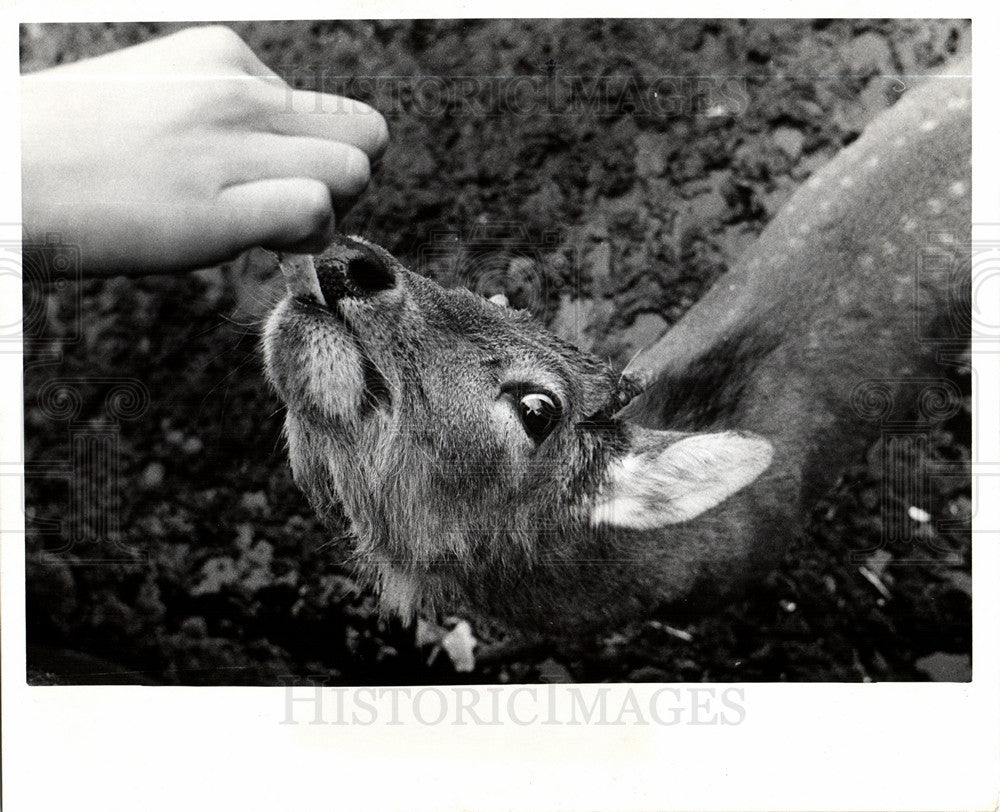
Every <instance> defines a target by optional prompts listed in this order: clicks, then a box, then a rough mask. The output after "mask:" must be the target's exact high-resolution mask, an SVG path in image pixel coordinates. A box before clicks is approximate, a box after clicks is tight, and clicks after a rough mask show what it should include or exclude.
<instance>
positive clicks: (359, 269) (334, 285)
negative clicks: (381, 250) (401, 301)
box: [316, 237, 396, 307]
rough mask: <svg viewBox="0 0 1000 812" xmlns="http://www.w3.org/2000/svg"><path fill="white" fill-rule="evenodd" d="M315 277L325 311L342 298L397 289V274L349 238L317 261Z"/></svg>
mask: <svg viewBox="0 0 1000 812" xmlns="http://www.w3.org/2000/svg"><path fill="white" fill-rule="evenodd" d="M316 277H317V279H318V280H319V287H320V290H321V291H322V292H323V298H324V299H325V300H326V304H327V306H328V307H333V305H334V304H335V303H336V302H338V301H340V300H341V299H343V298H361V299H365V298H370V297H372V296H375V295H377V294H379V293H381V292H382V291H385V290H389V289H391V288H393V287H395V285H396V274H395V273H394V272H393V270H392V268H390V267H389V265H388V264H387V263H386V261H385V260H383V259H382V258H381V257H380V256H378V254H376V253H375V252H374V251H372V250H371V249H370V248H369V247H368V246H367V245H364V244H363V243H360V242H357V241H355V240H352V239H350V238H349V237H345V238H343V242H342V243H340V244H338V245H334V246H331V247H330V248H328V249H327V250H326V251H324V252H323V253H322V254H320V255H319V256H318V257H316Z"/></svg>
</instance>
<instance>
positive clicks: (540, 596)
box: [262, 60, 971, 634]
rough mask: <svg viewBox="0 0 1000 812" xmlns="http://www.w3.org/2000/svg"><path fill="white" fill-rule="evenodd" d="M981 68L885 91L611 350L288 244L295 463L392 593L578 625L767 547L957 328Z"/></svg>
mask: <svg viewBox="0 0 1000 812" xmlns="http://www.w3.org/2000/svg"><path fill="white" fill-rule="evenodd" d="M969 75H970V65H969V62H968V61H967V60H966V61H959V62H957V63H954V64H952V65H951V66H950V67H949V68H948V69H947V70H946V71H945V73H944V74H942V75H941V76H936V77H929V78H927V79H926V81H924V82H923V83H922V84H921V85H920V86H918V87H916V88H914V89H911V90H908V91H907V92H906V93H904V94H903V96H902V98H901V99H900V100H899V101H898V102H896V103H895V104H893V105H892V106H891V107H890V108H888V109H887V110H886V111H884V112H882V113H880V114H879V115H878V116H877V117H876V118H875V119H874V120H873V121H872V122H871V123H870V124H869V126H868V127H866V128H865V130H864V132H863V133H862V134H861V135H860V136H859V137H858V138H857V139H856V140H855V141H854V142H852V143H850V144H849V145H848V146H846V147H845V148H843V149H842V150H841V151H840V152H839V153H838V154H837V155H836V156H835V157H834V158H833V159H832V160H831V161H830V162H829V163H828V164H827V165H826V166H825V167H824V168H822V169H820V170H818V171H817V172H815V173H814V174H813V175H812V176H811V177H810V178H809V179H808V180H807V181H806V182H804V183H803V184H802V185H801V186H800V187H799V188H798V189H797V190H796V191H795V193H794V194H793V195H792V196H791V197H790V198H789V200H788V202H787V203H786V204H785V205H784V207H783V209H782V210H780V211H779V212H778V214H777V215H776V216H775V217H774V219H773V220H772V221H771V222H770V223H769V224H768V225H767V226H766V227H765V229H764V230H763V232H762V233H761V235H760V236H759V238H758V239H757V241H756V242H755V244H753V245H752V246H751V247H750V249H749V250H748V251H747V252H746V253H745V254H744V255H743V256H742V257H741V258H740V259H739V260H738V261H736V262H735V263H734V264H733V266H732V267H731V268H730V269H729V270H728V271H727V272H726V273H725V274H724V275H723V276H722V277H721V278H720V279H719V281H718V282H717V283H716V284H715V285H714V286H713V287H712V288H711V289H710V290H709V291H708V292H707V293H706V294H705V295H704V296H703V297H702V298H701V299H700V300H699V301H697V302H696V303H695V304H694V305H693V306H692V307H691V308H690V309H689V310H688V311H687V313H686V314H685V315H684V316H683V317H682V318H681V319H680V320H679V321H678V322H677V323H676V324H675V325H674V326H673V327H671V328H670V329H669V330H668V332H667V333H666V334H665V336H664V337H663V338H662V339H661V340H660V341H659V342H657V343H656V344H655V345H654V346H652V347H650V348H648V349H647V350H645V351H644V352H642V353H641V354H640V355H639V357H638V359H637V360H636V362H635V363H633V364H631V365H630V366H629V368H628V369H627V370H626V371H624V372H620V371H617V370H615V369H613V368H612V367H611V366H610V365H609V364H608V363H607V362H606V361H604V360H602V359H600V358H597V357H595V356H592V355H590V354H588V353H586V352H583V351H581V350H579V349H577V348H576V347H575V346H573V345H572V344H570V343H568V342H566V341H564V340H561V339H560V338H557V337H556V336H555V335H553V334H552V333H550V332H549V331H548V330H546V329H545V327H544V326H542V325H541V324H540V323H538V322H537V321H536V320H535V319H533V318H532V317H531V316H530V315H529V314H527V313H526V312H522V311H517V310H514V309H511V308H510V307H507V306H506V305H505V304H504V302H503V301H500V300H495V299H486V298H484V297H482V296H479V295H477V294H474V293H472V292H470V291H468V290H465V289H461V288H451V289H445V288H442V287H440V286H438V285H437V284H435V283H434V282H433V281H431V280H430V279H428V278H425V277H423V276H421V275H419V274H417V273H414V272H412V271H410V270H408V269H406V268H405V267H404V266H403V265H402V264H401V263H400V262H399V261H398V260H397V259H396V258H394V257H393V256H392V255H391V254H390V253H389V252H387V251H386V250H385V249H383V248H381V247H380V246H378V245H376V244H374V243H372V242H369V241H367V240H365V239H363V238H361V237H349V236H341V237H338V238H337V239H336V241H335V242H334V244H332V245H331V246H330V247H329V248H327V249H326V250H325V251H324V252H323V253H321V254H319V255H317V256H315V257H313V256H308V255H286V256H283V257H281V258H280V259H281V262H280V265H281V271H282V273H283V275H284V278H285V283H286V286H287V295H286V296H285V297H284V298H283V299H282V300H281V302H280V303H279V304H277V305H276V307H275V308H274V309H273V311H272V312H271V313H270V315H269V317H268V319H267V323H266V327H265V330H264V336H263V340H262V344H263V356H264V366H265V370H266V376H267V378H268V380H269V381H270V383H271V385H272V386H273V388H274V390H275V391H276V392H277V394H278V396H279V398H280V399H281V400H282V401H283V403H284V404H285V406H286V407H287V410H286V419H285V437H286V439H287V445H288V452H289V458H290V464H291V468H292V472H293V475H294V478H295V481H296V483H297V484H298V486H299V487H300V488H301V489H302V490H303V491H304V493H305V494H306V496H307V498H308V500H309V502H310V504H311V506H312V508H313V509H314V510H315V511H316V512H317V513H318V514H319V516H320V517H323V518H326V519H330V518H331V517H335V516H337V515H339V514H338V511H339V510H340V509H342V510H343V511H344V512H345V513H346V516H347V517H348V518H349V520H350V523H351V526H352V529H353V533H354V540H353V548H352V561H353V562H354V565H355V567H356V569H357V573H358V578H359V579H360V580H361V581H362V582H363V583H364V584H366V585H368V586H369V587H370V588H372V589H373V590H374V591H375V593H376V594H377V596H378V602H379V607H380V611H382V612H384V613H385V614H386V615H388V616H396V617H398V618H401V619H402V620H403V621H404V622H407V621H411V620H413V618H414V617H415V616H416V615H417V614H418V613H420V612H434V611H440V610H442V609H448V610H451V611H456V610H458V609H461V608H467V609H470V610H471V611H472V612H474V614H475V616H478V617H483V618H486V619H488V620H489V621H490V622H493V623H496V624H499V625H500V626H501V627H503V628H511V629H515V630H518V631H530V632H533V633H546V632H554V633H557V634H571V633H573V634H575V633H578V632H581V631H584V630H593V629H607V628H610V627H612V626H614V625H615V624H620V623H624V622H627V621H630V620H635V619H639V618H643V617H647V616H649V615H650V614H651V612H652V611H653V610H654V608H656V607H670V606H683V607H685V608H691V607H694V608H696V609H697V608H698V607H702V606H704V607H709V606H712V605H714V604H716V603H717V602H718V601H720V600H721V601H724V600H726V599H728V598H729V597H730V596H732V595H733V594H737V593H738V592H739V591H740V590H741V589H743V588H744V585H745V584H747V583H748V582H751V581H753V579H754V578H755V577H758V576H760V575H762V574H766V572H767V571H768V570H769V569H771V568H773V566H774V565H775V563H776V561H777V559H778V557H779V556H780V555H781V553H782V552H783V550H785V549H786V547H787V545H788V543H789V541H790V539H792V538H794V537H795V534H796V533H797V532H799V530H800V528H801V526H802V523H803V517H804V515H806V513H807V511H808V509H809V508H810V506H811V505H813V504H814V503H815V501H816V500H817V499H818V498H819V497H821V496H822V495H824V493H826V492H827V491H828V490H829V489H830V488H831V487H832V486H833V485H834V484H835V483H836V481H837V479H838V477H839V476H840V474H841V472H842V471H843V469H844V468H845V466H847V465H849V464H850V463H851V462H853V461H855V460H857V459H859V458H860V457H861V455H862V454H863V453H864V451H865V449H866V448H867V447H868V446H869V445H870V444H871V443H872V442H874V440H875V439H877V434H878V421H877V420H873V419H872V410H873V408H874V410H875V411H876V412H878V411H879V410H880V409H883V407H885V408H892V409H897V408H905V407H906V404H908V403H911V402H912V401H913V398H915V397H916V395H917V394H918V393H919V391H920V387H921V385H922V383H926V381H927V380H928V376H933V375H934V374H935V372H934V370H935V364H936V363H937V361H938V358H937V356H938V355H939V353H940V351H941V349H942V347H947V346H954V345H955V344H956V343H958V344H962V343H963V342H966V343H967V342H968V340H969V335H970V331H971V327H970V322H969V305H968V302H967V301H965V299H964V297H966V296H967V295H968V278H967V277H968V274H969V241H970V229H971V226H970V222H971V221H970V186H971V169H970V153H971V144H970V140H971V138H970V131H971V80H970V76H969ZM928 252H930V254H931V255H932V256H933V257H936V259H937V260H938V261H933V262H931V261H925V259H926V256H927V254H928ZM931 380H933V378H931ZM873 400H874V401H875V403H874V406H873V403H872V401H873ZM554 619H557V624H558V631H556V630H555V625H556V623H555V622H554Z"/></svg>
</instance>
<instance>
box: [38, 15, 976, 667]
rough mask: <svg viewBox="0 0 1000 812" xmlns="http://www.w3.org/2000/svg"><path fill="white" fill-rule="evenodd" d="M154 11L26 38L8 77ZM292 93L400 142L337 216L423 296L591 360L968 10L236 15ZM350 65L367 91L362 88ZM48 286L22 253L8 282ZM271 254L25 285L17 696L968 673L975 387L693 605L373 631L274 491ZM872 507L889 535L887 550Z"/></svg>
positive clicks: (781, 196) (276, 443)
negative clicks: (260, 19) (22, 689)
mask: <svg viewBox="0 0 1000 812" xmlns="http://www.w3.org/2000/svg"><path fill="white" fill-rule="evenodd" d="M176 27H177V26H174V25H145V24H121V25H75V26H38V25H32V26H26V27H25V28H24V29H23V30H22V33H21V63H22V67H23V70H25V71H33V70H38V69H41V68H44V67H47V66H51V65H54V64H59V63H62V62H67V61H72V60H75V59H78V58H81V57H86V56H91V55H95V54H98V53H102V52H105V51H108V50H112V49H114V48H118V47H122V46H125V45H128V44H132V43H136V42H140V41H142V40H145V39H148V38H149V37H152V36H155V35H158V34H161V33H164V32H167V31H169V30H172V29H174V28H176ZM233 27H234V28H235V29H236V30H237V31H238V32H239V33H240V34H241V35H242V36H243V37H244V38H245V39H246V40H247V42H248V43H249V44H250V45H251V47H252V48H253V49H254V50H255V52H256V53H257V54H258V55H259V56H260V57H261V58H262V59H263V60H264V62H266V63H267V64H269V65H270V66H271V67H273V68H274V69H275V70H277V71H278V72H279V73H281V74H282V75H284V76H286V78H288V79H289V81H292V82H293V83H295V84H296V85H298V86H302V87H310V88H318V89H324V90H328V91H330V92H350V93H352V94H354V95H357V96H360V97H361V98H364V99H365V100H367V101H370V102H372V103H373V104H375V105H376V106H377V107H379V109H381V110H383V111H384V112H385V114H386V117H387V119H388V121H389V123H390V127H391V129H392V136H393V141H392V145H391V147H390V149H389V151H388V153H387V154H386V156H385V158H384V159H383V161H382V162H381V166H380V167H379V168H378V169H377V171H376V173H375V177H374V181H373V183H372V186H371V189H370V190H369V192H368V193H367V195H366V197H365V199H364V200H363V201H362V203H361V204H360V205H359V206H358V207H357V209H356V210H355V211H354V212H353V213H352V215H351V216H350V218H349V220H348V221H347V222H346V223H345V224H344V227H343V228H344V231H346V232H349V233H361V234H363V235H365V236H367V237H369V238H371V239H374V240H376V241H378V242H380V243H382V244H383V245H385V246H386V247H387V248H388V249H389V250H391V251H393V252H394V253H396V254H397V255H398V256H400V257H401V258H402V259H403V260H404V261H405V262H406V263H407V264H409V265H410V267H413V268H415V269H419V270H422V271H424V272H426V273H428V274H430V275H432V276H434V277H435V278H437V279H439V280H441V281H443V282H445V283H456V282H461V283H463V284H467V285H469V286H471V287H473V288H475V289H477V290H480V291H482V292H484V293H493V292H496V291H497V290H500V289H504V290H506V291H507V292H508V294H509V295H510V296H511V298H512V304H514V305H516V306H520V307H529V308H531V309H533V310H534V311H535V312H536V313H537V314H538V315H539V316H540V317H541V318H544V319H546V320H547V321H548V323H549V324H550V325H552V326H553V327H554V329H556V330H557V331H558V332H560V333H561V334H563V335H565V336H568V337H571V338H573V339H575V340H578V341H579V342H580V343H582V344H585V345H587V346H589V347H592V348H593V349H594V351H596V352H598V353H600V354H603V355H605V356H607V357H609V358H611V359H613V360H615V361H616V362H617V363H623V362H625V361H627V360H628V358H629V357H630V356H631V355H632V353H633V352H634V351H635V349H636V348H638V347H640V346H642V345H644V344H645V343H648V342H650V341H652V340H654V339H655V338H657V337H658V336H659V335H660V334H662V333H663V331H664V330H666V329H667V328H668V327H669V325H670V324H672V323H673V322H675V321H676V320H677V319H678V318H679V316H680V315H681V314H683V312H684V311H685V310H686V309H687V308H688V307H689V306H690V305H691V304H692V302H694V301H695V300H696V299H697V298H698V296H699V295H700V294H701V293H702V292H703V291H704V290H705V289H706V288H707V286H708V285H709V284H710V283H711V282H712V281H714V280H715V279H716V278H717V277H718V276H719V275H720V274H721V273H723V272H724V271H725V269H726V268H727V266H728V265H729V264H730V263H732V262H733V260H734V259H735V258H736V257H737V256H738V255H739V254H740V252H741V251H742V250H743V249H744V248H745V247H746V246H747V245H749V244H750V243H751V242H752V241H753V239H754V238H755V236H756V235H757V234H759V232H760V231H761V229H762V228H763V227H764V226H765V225H766V223H767V222H768V220H769V219H770V218H771V217H772V216H773V215H774V214H775V212H776V211H777V210H778V208H779V207H780V206H781V204H782V203H783V201H784V200H785V199H786V198H787V197H788V195H789V194H790V193H791V192H792V191H793V190H794V189H795V188H796V187H797V186H798V184H800V183H801V182H802V181H803V180H804V179H805V178H807V177H808V176H809V175H810V173H812V172H813V171H814V170H815V169H816V168H817V167H819V166H821V165H822V164H823V163H824V162H825V161H827V160H828V159H829V158H830V157H831V156H832V155H834V154H835V153H836V152H837V150H838V149H840V148H841V147H843V146H844V145H846V144H848V143H850V142H851V141H852V140H853V139H854V138H856V137H857V136H858V134H859V132H860V131H861V129H862V128H863V127H864V125H865V124H866V122H868V121H870V120H871V119H872V118H873V117H874V116H875V115H877V114H878V112H879V111H880V110H882V109H884V108H885V107H887V106H888V105H889V104H890V103H891V101H892V100H893V99H894V98H896V97H897V95H898V82H895V81H886V80H884V79H880V78H873V77H876V76H877V75H879V74H908V73H921V72H923V71H924V70H925V69H928V68H933V67H935V66H937V65H939V64H940V63H941V62H942V61H943V60H944V59H945V58H946V57H947V56H948V54H950V53H954V52H955V51H957V50H961V49H962V48H964V47H967V43H968V37H969V32H968V26H967V25H966V24H965V23H963V22H945V21H931V22H929V21H913V22H905V21H904V22H900V21H892V22H879V21H863V22H852V21H819V22H813V21H791V22H782V21H769V22H739V21H696V20H686V21H679V22H671V21H655V22H648V21H631V20H619V21H615V20H598V21H569V22H561V21H530V22H521V21H471V22H449V21H446V22H435V21H419V22H391V21H385V22H375V23H372V22H349V23H341V22H318V23H309V22H296V23H288V24H284V23H266V24H262V23H238V24H234V26H233ZM370 77H382V78H380V79H379V80H377V81H376V80H373V79H371V78H370ZM29 273H30V274H34V275H35V276H36V278H44V277H45V274H46V273H47V269H46V268H45V267H44V266H42V267H37V268H27V267H26V274H29ZM274 274H275V268H274V266H273V263H272V262H271V260H270V258H269V257H267V256H265V255H264V253H263V252H252V253H251V254H248V255H246V256H245V257H243V258H241V259H240V260H239V261H237V262H235V263H233V264H232V265H230V266H226V267H223V268H219V269H212V270H207V271H200V272H196V273H193V274H189V275H186V276H183V277H179V278H146V279H136V280H128V279H123V278H121V279H113V280H109V281H104V282H98V281H88V282H83V283H70V284H62V285H56V284H51V285H44V284H43V285H40V284H32V285H26V286H25V312H26V319H25V331H26V349H25V379H24V384H25V399H24V410H25V460H26V470H27V474H28V475H27V480H26V489H25V499H26V506H27V507H26V509H27V530H28V537H27V544H28V549H27V553H28V581H27V602H28V606H27V609H28V629H27V634H28V643H29V656H28V667H29V679H30V681H32V682H34V683H41V684H45V683H67V682H69V683H72V682H149V683H165V684H197V685H201V684H229V685H243V684H277V683H278V682H279V681H281V680H283V679H293V678H299V679H302V678H305V677H308V676H314V677H321V678H323V679H325V680H326V681H327V683H328V684H338V683H340V684H355V685H356V684H419V683H435V682H469V683H483V682H530V681H539V680H540V681H549V682H551V681H570V680H574V681H587V682H597V681H609V680H610V681H626V680H627V681H675V680H686V681H699V680H709V681H711V680H737V681H759V680H767V681H779V680H789V681H799V680H829V681H862V680H863V681H880V680H924V679H945V680H948V679H953V680H954V679H957V680H966V679H968V678H969V677H970V673H971V578H970V563H971V562H970V540H969V534H970V520H971V519H970V515H971V500H970V486H969V476H968V473H969V472H968V460H969V444H970V416H969V410H970V399H969V391H970V380H969V378H970V375H969V370H968V365H967V359H966V361H959V362H958V363H956V365H955V366H954V370H953V379H954V382H955V383H956V384H957V385H958V386H959V387H960V389H961V391H962V392H963V393H964V399H963V402H962V404H961V408H960V409H959V410H958V413H957V414H956V415H954V416H953V417H951V418H950V419H949V420H947V421H946V422H945V423H944V424H943V425H941V427H940V428H939V429H938V430H936V431H935V432H934V433H933V434H932V435H931V436H930V438H929V442H928V443H927V447H926V448H924V449H922V450H919V451H918V452H915V454H916V456H915V458H914V459H913V460H912V461H911V464H912V468H913V469H914V470H919V471H921V472H924V473H926V474H927V476H926V477H925V479H926V480H928V481H930V482H931V483H932V487H930V489H929V490H928V491H927V492H926V493H924V494H923V496H922V499H923V501H922V502H921V503H919V504H913V502H912V501H911V499H910V496H909V495H908V494H909V493H910V492H909V491H907V490H906V489H905V488H903V487H902V486H900V485H899V477H887V480H886V481H889V482H891V483H896V484H894V485H890V486H884V485H883V484H882V483H883V480H882V479H880V472H881V469H882V468H883V467H884V465H883V464H882V460H883V459H884V456H885V455H884V454H882V447H881V446H878V445H877V446H875V447H873V448H872V449H871V451H870V453H869V454H868V455H867V458H866V459H864V460H858V464H857V465H856V466H855V467H854V468H853V469H852V470H851V471H849V472H848V473H847V475H846V476H845V477H844V478H843V480H842V482H841V484H840V485H839V487H838V488H837V490H836V492H835V493H833V494H832V495H830V496H829V498H827V499H826V500H824V501H823V503H822V504H820V505H818V506H817V508H816V509H815V511H814V512H813V515H812V519H811V522H810V524H809V526H808V528H806V530H805V532H804V533H803V535H802V537H801V538H800V539H798V540H797V541H796V542H795V544H794V545H793V546H792V547H791V548H790V549H789V550H788V553H787V555H786V556H785V559H784V561H783V563H782V565H781V566H780V568H779V569H778V570H777V571H776V572H775V573H774V574H773V575H772V576H771V577H770V578H768V579H767V580H766V581H765V582H763V583H760V584H757V585H755V586H754V588H753V589H752V590H751V591H750V592H749V593H748V594H747V595H746V597H745V598H743V599H742V600H740V601H739V602H737V603H736V604H734V605H733V606H731V607H729V608H728V609H726V610H723V611H720V612H718V613H716V614H713V615H711V616H692V617H678V616H676V615H671V616H670V617H666V616H660V615H658V614H657V613H656V612H655V611H654V610H653V609H652V608H651V610H650V616H649V618H648V619H647V620H646V621H645V622H643V623H639V624H636V625H634V626H630V627H628V628H623V629H620V630H618V631H617V632H616V633H614V634H611V635H606V636H604V637H602V638H600V639H593V640H584V641H579V644H578V645H576V646H574V647H572V648H567V647H565V646H562V647H555V646H551V645H545V644H541V645H533V646H524V645H519V644H517V641H505V640H502V639H498V638H497V637H496V635H495V633H494V632H493V631H491V630H490V629H489V628H484V627H483V626H482V625H481V624H478V623H477V622H476V619H475V618H469V620H471V621H472V625H473V628H474V630H475V633H476V635H477V636H478V637H479V639H480V641H481V645H480V647H479V648H478V649H477V650H476V656H477V661H476V666H475V668H474V670H472V671H471V672H458V671H456V669H455V662H454V660H453V657H452V656H451V655H449V653H448V651H447V650H444V649H442V647H441V645H440V641H441V635H442V633H443V631H444V630H446V629H449V628H451V627H452V626H453V625H454V624H455V623H456V622H457V621H458V620H459V619H458V618H453V617H452V618H448V617H445V618H428V619H426V620H425V621H424V622H422V623H421V624H419V628H409V629H407V628H402V627H401V626H399V625H398V624H396V623H387V622H385V621H382V620H380V619H379V618H378V617H377V616H376V614H375V613H374V604H373V599H372V597H371V596H370V595H367V594H364V593H361V592H359V591H358V589H357V587H356V585H355V584H354V582H353V581H352V579H351V572H350V569H349V567H348V566H347V564H346V562H347V554H348V548H347V544H346V543H345V541H344V537H345V536H346V534H347V533H348V532H349V531H348V528H347V526H346V524H345V525H343V526H341V527H339V528H332V529H327V528H322V527H320V526H319V525H318V524H317V522H316V521H315V519H314V518H313V515H312V513H311V511H310V510H309V508H308V506H307V505H306V502H305V499H304V498H303V497H302V496H301V495H300V494H299V492H298V491H297V490H296V488H295V487H294V485H293V483H292V481H291V475H290V472H289V469H288V465H287V462H286V459H285V454H284V449H283V445H282V440H281V426H282V420H283V414H282V411H281V407H280V404H279V402H278V401H277V399H276V398H275V397H274V395H273V394H271V393H270V392H269V391H268V388H267V386H266V385H265V383H264V380H263V377H262V374H261V364H260V357H259V351H258V346H257V342H258V338H259V328H260V323H261V319H262V317H263V315H264V314H265V313H266V310H267V307H268V305H269V304H270V303H272V302H273V301H275V300H276V298H277V297H278V295H279V293H280V285H279V284H278V283H277V281H276V280H275V278H274ZM887 523H890V524H892V526H894V527H897V528H901V529H900V530H899V532H898V533H897V540H896V541H894V542H892V543H885V541H884V528H885V527H886V526H888V525H887Z"/></svg>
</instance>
